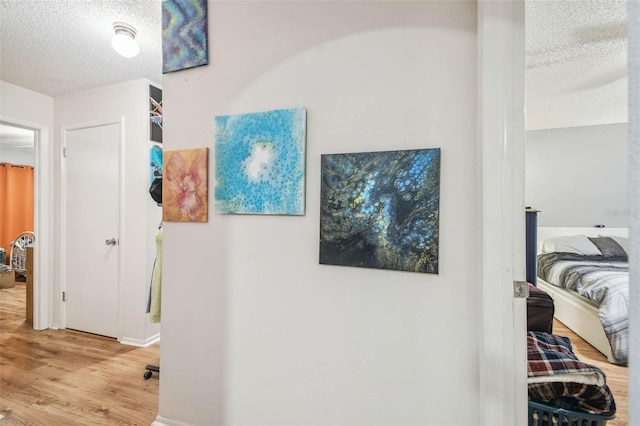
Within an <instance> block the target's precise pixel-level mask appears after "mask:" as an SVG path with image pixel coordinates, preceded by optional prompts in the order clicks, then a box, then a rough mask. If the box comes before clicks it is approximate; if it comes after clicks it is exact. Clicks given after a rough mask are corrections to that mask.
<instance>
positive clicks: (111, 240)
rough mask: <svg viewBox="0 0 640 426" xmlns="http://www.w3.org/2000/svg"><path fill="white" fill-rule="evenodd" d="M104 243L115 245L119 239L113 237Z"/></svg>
mask: <svg viewBox="0 0 640 426" xmlns="http://www.w3.org/2000/svg"><path fill="white" fill-rule="evenodd" d="M104 243H105V244H106V245H108V246H115V245H116V244H118V241H117V240H116V239H115V238H111V239H108V240H105V241H104Z"/></svg>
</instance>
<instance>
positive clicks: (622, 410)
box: [553, 319, 629, 426]
mask: <svg viewBox="0 0 640 426" xmlns="http://www.w3.org/2000/svg"><path fill="white" fill-rule="evenodd" d="M553 334H557V335H559V336H566V337H568V338H569V340H571V345H572V346H573V352H575V354H576V355H577V356H578V359H580V361H583V362H588V363H589V364H592V365H595V366H596V367H598V368H600V369H601V370H602V371H604V373H605V374H606V375H607V385H608V386H609V389H611V392H612V393H613V397H614V398H615V400H616V407H617V411H616V417H615V419H613V420H609V421H607V426H627V425H628V424H629V386H628V384H629V373H628V370H627V367H620V366H618V365H614V364H611V363H609V361H607V357H605V356H604V355H602V354H601V353H600V352H599V351H598V350H597V349H595V348H594V347H593V346H591V345H590V344H588V343H587V342H586V341H585V340H584V339H583V338H581V337H580V336H578V335H577V334H575V333H574V332H573V331H571V329H569V328H567V327H566V326H565V325H564V324H562V323H561V322H560V321H558V320H556V319H554V320H553Z"/></svg>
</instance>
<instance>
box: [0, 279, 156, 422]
mask: <svg viewBox="0 0 640 426" xmlns="http://www.w3.org/2000/svg"><path fill="white" fill-rule="evenodd" d="M25 299H26V290H25V284H24V283H17V284H16V286H15V287H14V288H9V289H3V290H0V414H1V415H3V416H4V419H3V420H0V425H2V426H5V425H6V426H9V425H65V426H74V425H78V426H81V425H82V426H87V425H147V426H148V425H150V424H151V423H152V422H153V421H154V420H155V418H156V415H157V413H158V375H157V373H154V374H153V377H151V378H150V379H149V380H145V379H144V378H143V374H144V372H145V371H146V370H145V367H146V365H147V364H155V365H158V362H159V356H160V347H159V345H153V346H151V347H149V348H136V347H132V346H126V345H122V344H120V343H118V342H117V341H116V340H115V339H111V338H108V337H103V336H96V335H93V334H88V333H82V332H78V331H73V330H44V331H34V330H33V329H32V328H31V327H30V326H29V325H28V324H27V323H26V321H25Z"/></svg>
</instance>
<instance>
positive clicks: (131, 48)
mask: <svg viewBox="0 0 640 426" xmlns="http://www.w3.org/2000/svg"><path fill="white" fill-rule="evenodd" d="M113 30H114V31H115V33H116V35H115V36H114V37H113V39H112V40H111V45H112V46H113V48H114V49H115V50H116V52H118V53H119V54H121V55H122V56H124V57H125V58H133V57H134V56H136V55H137V54H138V53H139V52H140V48H139V47H138V43H136V29H135V28H133V27H132V26H131V25H129V24H127V23H124V22H114V23H113Z"/></svg>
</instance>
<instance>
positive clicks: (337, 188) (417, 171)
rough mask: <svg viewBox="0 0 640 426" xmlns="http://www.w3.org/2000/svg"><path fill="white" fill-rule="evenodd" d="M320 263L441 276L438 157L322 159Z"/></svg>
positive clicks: (407, 153)
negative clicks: (438, 274)
mask: <svg viewBox="0 0 640 426" xmlns="http://www.w3.org/2000/svg"><path fill="white" fill-rule="evenodd" d="M320 167H321V179H322V181H321V188H320V191H321V194H320V196H321V205H320V209H321V211H320V263H321V264H330V265H343V266H356V267H364V268H378V269H392V270H399V271H410V272H423V273H432V274H437V273H438V240H439V222H440V215H439V206H440V149H439V148H434V149H419V150H403V151H384V152H368V153H355V154H326V155H322V156H321V166H320Z"/></svg>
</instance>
